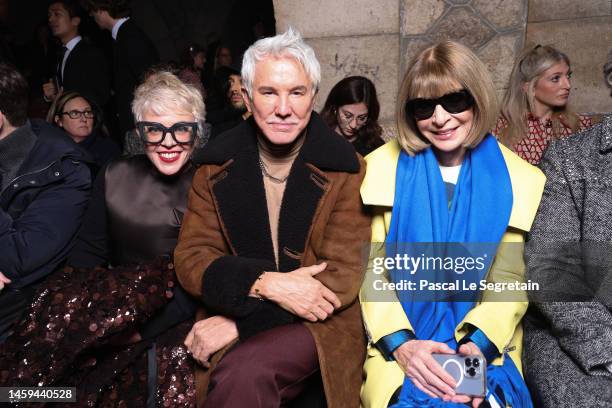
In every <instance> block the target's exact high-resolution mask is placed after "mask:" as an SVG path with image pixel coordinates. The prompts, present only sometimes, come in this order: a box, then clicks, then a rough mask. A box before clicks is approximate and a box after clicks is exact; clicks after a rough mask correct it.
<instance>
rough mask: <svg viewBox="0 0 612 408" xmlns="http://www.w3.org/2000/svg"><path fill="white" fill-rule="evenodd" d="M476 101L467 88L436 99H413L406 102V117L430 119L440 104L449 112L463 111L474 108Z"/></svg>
mask: <svg viewBox="0 0 612 408" xmlns="http://www.w3.org/2000/svg"><path fill="white" fill-rule="evenodd" d="M474 102H475V101H474V97H473V96H472V95H471V94H470V93H469V92H468V91H466V90H465V89H462V90H461V91H458V92H452V93H448V94H446V95H443V96H441V97H439V98H436V99H425V98H416V99H411V100H409V101H408V102H406V119H408V120H410V119H411V118H415V119H416V120H423V119H429V118H431V115H433V113H434V111H435V110H436V106H438V105H442V107H443V108H444V110H445V111H447V112H448V113H461V112H464V111H466V110H468V109H470V108H472V107H473V106H474Z"/></svg>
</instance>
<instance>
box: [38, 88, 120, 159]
mask: <svg viewBox="0 0 612 408" xmlns="http://www.w3.org/2000/svg"><path fill="white" fill-rule="evenodd" d="M47 122H49V123H53V124H55V125H57V126H59V127H60V128H62V129H64V131H65V132H66V133H67V134H68V136H70V138H71V139H72V140H74V141H75V142H76V143H77V144H78V145H79V146H81V147H82V148H84V149H85V150H86V151H87V152H89V154H90V155H91V156H92V158H93V161H94V163H95V164H96V165H97V166H98V168H102V167H103V166H104V165H105V164H106V163H108V162H109V161H111V160H112V159H114V158H116V157H119V156H120V155H121V150H120V149H119V146H117V144H116V143H115V142H114V141H113V140H111V139H110V138H109V137H108V136H107V135H106V134H105V130H104V126H103V124H102V112H101V111H100V109H99V108H98V107H97V106H96V105H95V104H94V103H92V102H90V101H89V100H88V99H87V98H86V97H85V96H83V95H81V94H79V93H78V92H66V93H64V94H62V95H61V96H60V97H59V98H58V99H57V100H56V101H55V102H54V103H53V105H52V106H51V109H49V114H48V116H47Z"/></svg>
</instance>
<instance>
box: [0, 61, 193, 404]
mask: <svg viewBox="0 0 612 408" xmlns="http://www.w3.org/2000/svg"><path fill="white" fill-rule="evenodd" d="M133 109H134V116H135V117H136V120H137V122H136V127H137V129H138V134H139V136H140V138H141V143H142V144H143V148H144V153H143V154H140V155H133V156H129V157H122V158H119V159H117V160H115V161H113V162H111V163H110V164H109V165H108V166H107V167H106V168H104V170H103V171H101V172H100V174H99V176H98V177H97V179H96V181H95V185H94V191H93V194H92V200H91V203H90V205H89V208H88V209H87V213H86V216H85V219H84V221H83V225H82V228H81V230H80V232H79V235H78V239H77V243H76V245H75V247H74V249H73V250H72V251H71V253H70V255H69V257H68V262H67V263H68V265H70V267H69V268H65V269H64V270H62V271H60V272H58V273H56V274H55V275H53V276H52V277H51V279H50V280H49V281H48V282H45V284H44V286H43V287H42V288H41V290H40V291H39V293H38V295H37V297H36V300H35V302H33V304H32V307H31V312H30V313H29V314H28V318H27V319H25V320H23V321H22V322H20V328H19V330H16V331H15V332H16V334H15V335H14V336H13V337H11V338H9V340H7V344H5V346H4V348H0V359H1V360H2V369H3V370H10V375H6V377H5V378H0V384H2V385H6V384H12V385H17V384H20V385H22V386H29V385H30V384H36V383H38V384H40V383H43V384H45V385H47V386H55V385H60V384H72V385H73V386H76V387H77V388H78V389H79V390H80V391H79V392H78V393H77V398H78V400H77V406H108V405H118V406H127V407H144V406H176V407H178V406H194V405H195V384H194V375H193V373H194V362H193V360H192V359H191V357H190V356H189V355H188V354H187V349H186V348H185V347H184V346H183V345H182V342H183V340H184V339H185V336H186V335H187V333H188V332H189V330H190V329H191V328H192V325H193V315H194V312H195V301H194V300H193V299H191V297H190V296H189V295H187V293H186V292H185V291H183V290H182V288H181V287H180V286H179V285H178V283H177V282H176V278H175V275H174V268H173V265H172V260H171V259H172V252H173V251H174V247H175V245H176V242H177V238H178V234H179V229H180V226H181V222H182V219H183V214H184V213H185V211H186V207H187V196H188V193H189V188H190V186H191V180H192V178H193V174H194V172H195V166H194V165H192V163H191V156H192V154H193V152H194V151H195V149H199V148H201V147H202V143H203V140H202V126H203V124H204V120H205V110H204V103H203V101H202V96H201V94H200V92H199V91H198V90H197V89H196V88H194V87H192V86H190V85H186V84H184V83H183V82H182V81H181V80H180V79H179V78H177V77H176V76H175V75H173V74H171V73H168V72H158V73H155V74H151V75H149V77H148V78H147V79H146V80H145V82H144V83H143V84H141V85H140V86H139V87H138V88H137V89H136V93H135V95H134V103H133ZM159 257H161V259H159ZM74 298H78V302H75V301H73V299H74ZM66 314H68V315H69V317H70V318H69V319H68V320H67V321H66V320H65V319H64V318H63V316H65V315H66ZM56 316H62V319H60V320H59V321H58V320H57V319H56ZM54 356H55V357H54ZM92 359H95V361H96V364H94V365H88V364H82V362H86V361H91V360H92ZM24 360H25V361H27V363H26V364H24V363H23V361H24ZM24 372H25V373H27V374H26V375H22V376H19V375H17V373H24ZM0 377H2V376H0ZM147 401H148V402H147Z"/></svg>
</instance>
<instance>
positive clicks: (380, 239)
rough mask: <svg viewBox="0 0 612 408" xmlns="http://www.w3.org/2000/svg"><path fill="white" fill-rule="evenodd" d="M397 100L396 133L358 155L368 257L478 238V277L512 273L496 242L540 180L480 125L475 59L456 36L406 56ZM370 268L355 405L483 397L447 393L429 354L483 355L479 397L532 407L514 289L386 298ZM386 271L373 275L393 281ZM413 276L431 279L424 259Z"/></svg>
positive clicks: (520, 273) (483, 112)
mask: <svg viewBox="0 0 612 408" xmlns="http://www.w3.org/2000/svg"><path fill="white" fill-rule="evenodd" d="M398 103H399V108H398V112H399V115H398V119H397V120H398V129H399V136H398V138H397V140H394V141H392V142H389V143H387V144H386V145H384V146H383V147H381V148H379V149H377V150H375V151H374V152H372V153H371V154H370V155H369V156H368V160H367V162H368V166H367V173H366V178H365V180H364V183H363V185H362V187H361V195H362V198H363V201H364V204H365V205H366V206H371V210H372V212H373V222H372V242H373V244H372V245H373V246H372V252H371V260H370V261H371V265H373V264H374V262H376V261H375V258H378V257H385V256H388V257H389V256H390V257H393V256H394V254H393V253H392V251H393V246H394V245H399V244H405V243H408V244H410V243H438V248H439V247H441V248H443V249H444V250H445V251H446V250H451V249H452V248H456V247H453V246H452V245H450V244H449V243H461V245H462V246H469V245H470V244H473V245H476V244H480V243H488V244H487V245H489V246H490V249H489V251H490V253H491V256H490V257H489V259H491V260H493V258H494V261H493V262H492V265H490V268H486V267H483V268H482V276H481V277H480V278H479V279H486V281H487V282H517V281H518V282H522V281H523V279H524V264H523V259H522V249H521V248H520V247H518V248H517V247H516V246H512V245H507V244H505V243H507V242H517V243H521V242H523V240H524V235H525V233H526V232H527V231H528V230H529V227H530V225H531V222H532V220H533V218H534V216H535V212H536V209H537V206H538V203H539V201H540V196H541V194H542V189H543V187H544V177H543V176H542V174H541V172H540V171H539V170H538V169H536V168H535V167H532V166H531V165H529V164H527V163H525V162H524V161H523V160H521V159H520V158H519V157H518V156H517V155H515V154H514V153H512V152H511V151H510V150H509V149H507V148H505V147H504V146H502V145H500V144H499V143H498V142H497V141H496V140H495V138H494V137H493V136H492V135H490V134H488V133H487V130H488V129H490V126H491V124H492V123H493V122H494V121H495V115H496V112H497V110H496V102H495V90H494V87H493V83H492V81H491V79H490V76H489V73H488V72H487V69H486V67H485V66H484V64H483V63H482V62H481V61H480V60H479V59H478V58H477V57H476V55H474V53H473V52H472V51H470V50H469V49H468V48H466V47H464V46H462V45H460V44H458V43H455V42H451V41H444V42H440V43H438V44H436V45H433V46H431V47H429V48H427V49H425V50H424V51H422V52H421V53H420V54H419V55H418V56H417V57H416V59H414V60H413V61H412V62H411V63H410V65H409V67H408V71H407V72H406V74H405V76H404V79H403V82H402V84H401V88H400V92H399V98H398ZM376 243H382V244H378V245H377V244H376ZM390 251H391V252H390ZM419 254H420V253H419ZM397 255H399V254H397ZM370 268H371V267H370ZM372 270H373V269H372ZM372 270H368V272H367V275H366V281H365V283H364V286H363V287H362V291H361V295H360V298H361V303H362V312H363V317H364V322H365V325H366V328H367V331H368V333H369V338H370V344H369V348H368V357H367V359H366V362H365V365H364V370H365V383H364V386H363V388H362V394H361V401H362V406H364V407H375V408H381V407H387V406H390V405H392V406H393V407H434V406H435V407H437V406H444V407H447V406H449V407H452V406H456V407H459V406H462V407H464V406H465V405H463V404H465V403H469V405H470V406H473V407H476V406H478V405H480V403H481V402H482V401H483V398H481V397H471V396H468V395H463V394H458V393H456V392H455V386H456V385H457V383H456V382H455V381H454V380H453V378H452V377H451V376H450V375H449V374H448V373H446V371H444V370H443V369H442V367H441V366H440V364H438V363H437V362H436V361H435V360H434V357H433V356H432V354H434V353H442V354H454V353H460V354H461V355H468V354H470V355H474V354H477V355H483V357H484V358H485V359H486V362H487V372H486V395H485V396H484V399H486V400H487V402H488V403H489V404H491V405H488V406H506V405H511V406H512V407H529V406H531V402H530V397H529V392H528V390H527V387H526V386H525V383H524V382H523V379H522V377H521V361H520V356H521V338H522V334H521V329H520V321H521V318H522V316H523V314H524V313H525V311H526V309H527V302H526V301H525V300H526V295H525V293H524V291H519V292H518V294H516V295H514V298H513V299H511V300H512V301H508V302H490V301H489V300H491V296H494V295H493V294H491V293H489V292H484V294H482V297H481V298H477V297H475V296H470V297H469V299H465V298H462V299H459V298H460V297H461V296H463V295H464V293H463V292H460V293H459V298H452V299H451V300H449V301H432V298H431V297H429V298H427V296H428V295H427V293H425V292H421V294H420V295H419V296H417V295H416V294H414V296H413V293H412V292H410V291H400V290H397V291H390V292H389V295H390V296H391V298H386V299H385V298H381V293H376V294H374V293H373V292H372V289H371V286H370V287H368V285H369V284H370V283H371V282H370V279H371V276H372V273H373V272H372ZM394 272H398V271H397V270H396V271H393V270H387V272H386V274H383V275H382V276H384V277H385V279H389V280H391V281H392V282H400V280H399V278H400V277H402V274H397V273H394ZM376 273H380V271H378V272H376ZM449 273H450V275H451V276H453V277H452V279H453V280H454V279H459V277H460V276H459V275H458V274H456V273H455V272H454V270H451V271H450V272H449ZM376 276H381V275H376ZM414 276H416V277H418V279H425V280H428V279H429V280H430V281H431V282H434V283H440V282H436V281H435V280H433V279H432V278H433V275H432V274H431V271H429V270H427V269H425V268H423V267H421V268H419V269H417V270H416V271H415V275H414ZM466 276H467V272H466ZM376 279H379V278H378V277H377V278H376ZM464 279H467V277H464ZM449 294H450V292H449ZM467 294H468V295H469V293H467ZM459 300H461V301H459ZM515 300H521V301H515ZM495 404H497V405H495Z"/></svg>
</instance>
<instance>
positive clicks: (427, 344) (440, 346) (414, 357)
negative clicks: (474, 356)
mask: <svg viewBox="0 0 612 408" xmlns="http://www.w3.org/2000/svg"><path fill="white" fill-rule="evenodd" d="M433 353H440V354H455V351H454V350H453V349H451V348H450V347H448V346H447V345H446V344H444V343H439V342H437V341H432V340H409V341H407V342H406V343H404V344H402V345H401V346H399V347H398V348H397V349H395V351H394V352H393V357H395V361H397V363H398V364H399V365H400V367H401V368H402V370H403V371H404V373H406V376H407V377H409V378H410V379H411V380H412V382H413V383H414V385H415V386H416V387H417V388H418V389H419V390H421V391H423V392H424V393H425V394H427V395H429V396H430V397H432V398H442V399H443V400H445V401H451V400H452V399H453V397H455V396H456V393H455V387H456V386H457V383H456V382H455V380H454V379H453V377H452V376H451V375H450V374H449V373H447V372H446V371H444V369H443V368H442V366H440V364H438V362H437V361H436V360H434V358H433V357H432V354H433Z"/></svg>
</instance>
